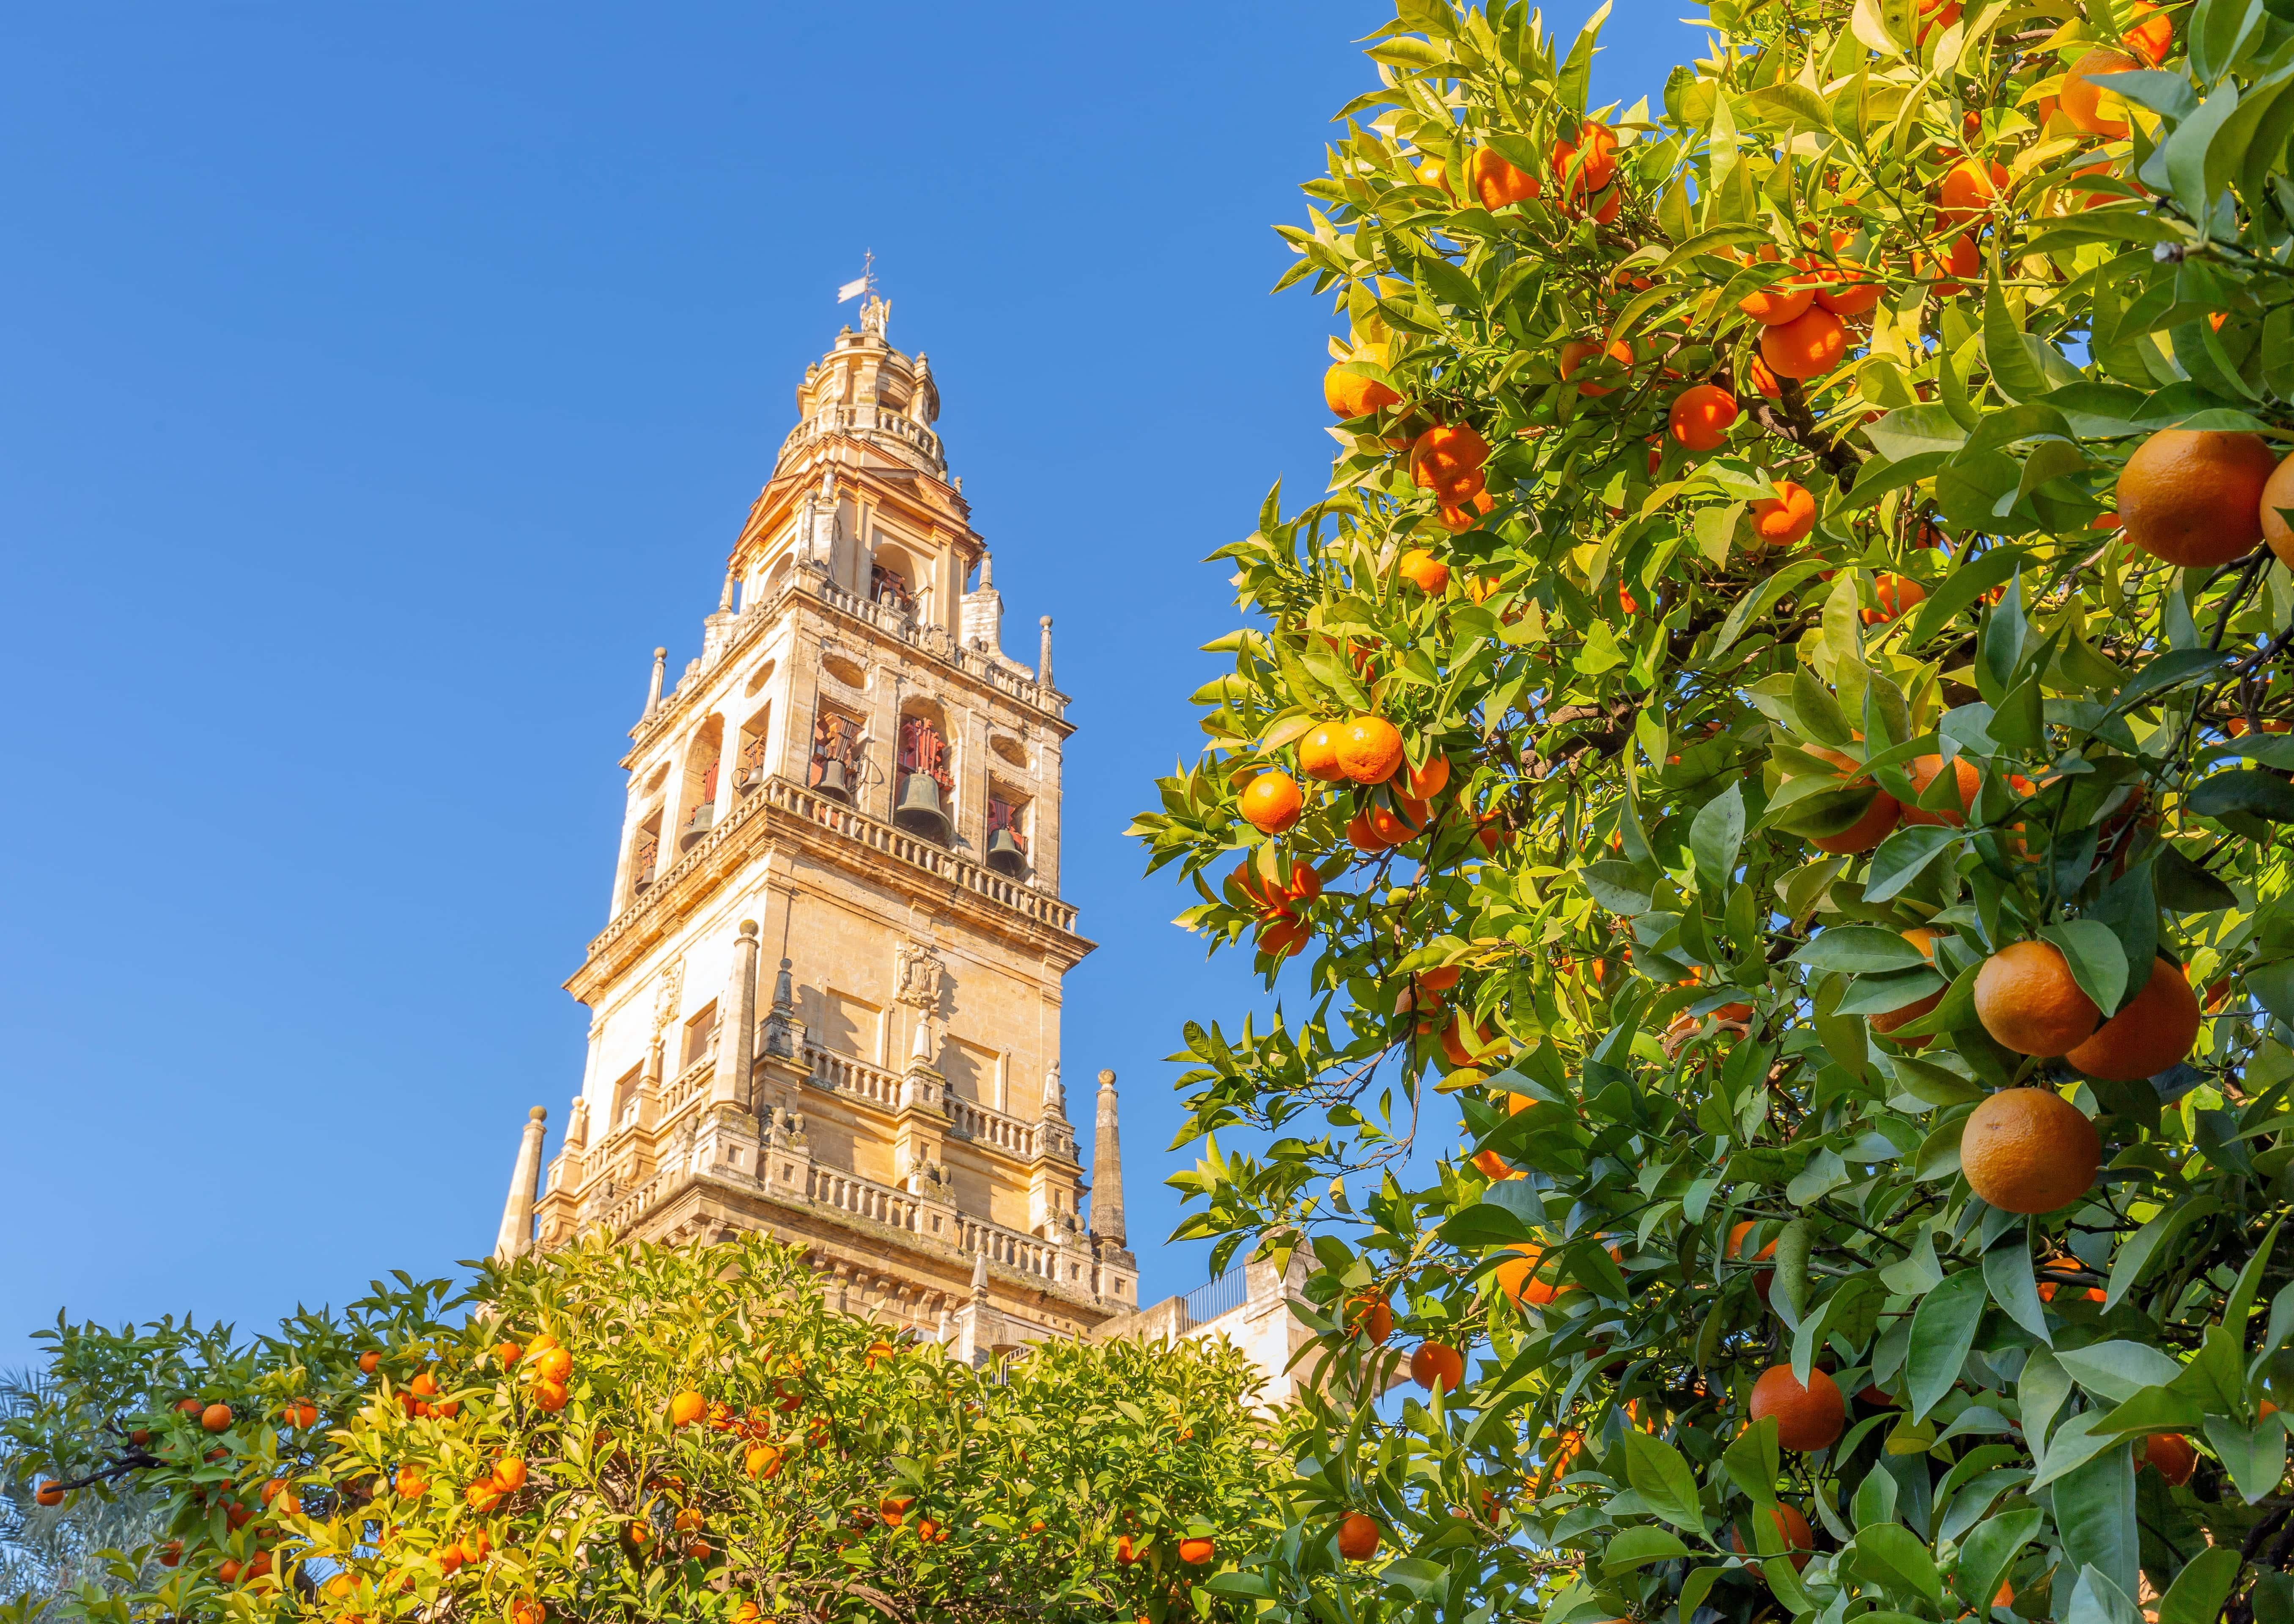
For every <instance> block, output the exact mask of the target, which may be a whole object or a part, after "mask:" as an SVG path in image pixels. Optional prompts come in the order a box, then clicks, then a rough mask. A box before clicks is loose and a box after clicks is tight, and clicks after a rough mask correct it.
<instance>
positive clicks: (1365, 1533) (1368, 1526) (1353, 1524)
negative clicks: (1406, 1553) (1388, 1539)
mask: <svg viewBox="0 0 2294 1624" xmlns="http://www.w3.org/2000/svg"><path fill="white" fill-rule="evenodd" d="M1383 1538H1384V1533H1383V1531H1381V1530H1380V1529H1379V1525H1378V1523H1377V1521H1376V1519H1374V1518H1372V1517H1370V1516H1367V1515H1365V1514H1363V1513H1362V1512H1359V1511H1350V1512H1348V1513H1346V1515H1345V1516H1344V1517H1343V1518H1341V1519H1340V1520H1339V1523H1338V1555H1341V1556H1343V1557H1345V1558H1346V1560H1347V1561H1348V1562H1368V1561H1369V1560H1370V1559H1371V1557H1372V1556H1375V1555H1378V1547H1379V1540H1380V1539H1383Z"/></svg>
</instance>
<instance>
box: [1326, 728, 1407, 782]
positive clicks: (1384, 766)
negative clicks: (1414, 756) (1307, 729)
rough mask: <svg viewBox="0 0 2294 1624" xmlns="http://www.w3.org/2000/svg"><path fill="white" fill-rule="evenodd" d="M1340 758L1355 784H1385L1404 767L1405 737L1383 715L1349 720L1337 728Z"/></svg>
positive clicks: (1343, 768)
mask: <svg viewBox="0 0 2294 1624" xmlns="http://www.w3.org/2000/svg"><path fill="white" fill-rule="evenodd" d="M1401 765H1402V734H1401V732H1400V730H1399V729H1397V728H1396V727H1395V725H1394V724H1393V723H1392V722H1389V721H1387V719H1385V718H1384V717H1382V716H1355V717H1349V718H1347V719H1346V722H1345V723H1344V724H1343V725H1341V726H1340V727H1339V728H1338V766H1339V767H1340V769H1341V770H1343V771H1344V772H1345V774H1346V776H1347V777H1349V778H1351V779H1353V780H1354V782H1355V783H1356V784H1384V783H1385V782H1386V781H1387V779H1389V778H1391V777H1393V776H1394V775H1395V769H1396V768H1398V767H1401Z"/></svg>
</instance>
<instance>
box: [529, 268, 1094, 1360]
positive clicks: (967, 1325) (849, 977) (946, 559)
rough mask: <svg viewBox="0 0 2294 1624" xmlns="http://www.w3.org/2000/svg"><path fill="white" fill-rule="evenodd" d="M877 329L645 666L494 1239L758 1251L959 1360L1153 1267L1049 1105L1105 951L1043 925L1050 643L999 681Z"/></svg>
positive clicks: (1086, 1326)
mask: <svg viewBox="0 0 2294 1624" xmlns="http://www.w3.org/2000/svg"><path fill="white" fill-rule="evenodd" d="M890 313H891V307H890V306H889V305H886V304H885V303H884V301H883V300H882V299H881V298H878V297H876V296H874V295H873V294H871V295H870V296H869V297H868V298H867V300H866V303H865V304H863V305H862V306H861V310H860V330H859V331H858V332H855V331H854V330H852V329H850V328H849V327H848V328H846V329H844V330H843V331H842V332H841V333H839V334H838V335H837V337H836V342H835V345H834V347H833V348H831V349H830V351H829V352H828V353H827V354H826V355H825V356H823V357H822V358H821V359H820V361H818V363H816V364H815V365H813V366H811V367H809V368H808V369H806V371H805V375H804V378H803V381H802V382H801V384H800V385H799V386H798V388H797V418H798V420H797V424H796V426H795V427H794V428H793V429H792V430H791V431H790V432H789V434H788V437H787V438H786V439H785V441H783V442H782V443H781V448H780V452H779V456H778V459H777V462H776V464H775V466H774V468H773V473H772V477H771V478H770V479H769V481H768V482H767V483H766V484H765V487H764V490H763V491H761V493H760V494H759V496H758V497H757V499H756V501H755V502H754V503H753V504H752V506H751V508H750V509H749V513H748V516H747V518H746V519H745V521H744V523H743V524H742V525H741V529H740V532H739V535H738V537H737V538H736V540H735V541H734V544H733V548H732V552H731V555H730V556H729V558H728V561H727V568H726V573H725V577H724V581H723V584H722V587H721V589H720V593H719V596H718V600H717V607H716V611H715V613H712V614H710V615H708V616H707V617H706V618H705V619H704V621H703V623H702V642H701V653H700V654H699V656H698V657H697V658H696V659H695V660H693V661H692V662H690V663H688V664H687V667H686V668H685V670H684V672H683V674H682V675H681V676H680V677H679V678H678V679H677V680H676V682H675V683H674V684H673V685H672V686H669V687H668V688H667V689H666V690H664V687H663V680H664V678H665V676H666V671H665V668H664V660H663V654H662V652H661V651H659V650H656V651H655V662H654V668H653V672H652V679H651V684H650V687H649V690H648V693H647V700H646V708H645V711H644V714H643V715H642V716H641V717H639V720H638V723H637V726H636V727H633V728H631V729H630V739H631V741H632V745H631V748H630V751H629V753H628V754H627V755H626V756H624V757H623V758H622V763H621V765H622V768H623V770H624V771H625V772H626V773H627V774H628V775H629V779H628V790H629V800H628V807H627V811H626V815H625V816H624V818H623V821H622V833H621V841H620V847H619V850H618V853H617V855H616V858H615V862H614V878H613V890H612V895H611V898H610V903H609V906H608V909H607V914H608V922H607V923H606V928H605V930H603V931H602V932H600V933H599V934H598V937H597V938H595V939H594V940H593V941H591V942H590V947H589V953H588V956H587V958H586V960H585V961H584V962H583V963H582V968H581V969H580V970H578V971H576V972H575V974H574V975H573V978H572V979H571V980H569V981H568V982H567V983H566V984H565V985H566V988H567V990H568V991H570V992H571V993H572V994H573V995H574V997H576V998H577V999H579V1000H581V1001H582V1003H584V1004H586V1005H587V1006H588V1007H589V1009H590V1017H591V1019H590V1045H589V1059H588V1065H587V1068H586V1071H585V1073H584V1076H583V1077H582V1092H581V1093H580V1095H579V1096H578V1097H577V1098H576V1099H575V1100H574V1103H573V1114H572V1117H571V1118H570V1120H569V1121H568V1123H567V1125H566V1129H565V1141H564V1144H563V1147H562V1148H561V1149H560V1150H559V1152H558V1154H557V1156H556V1157H555V1158H553V1159H551V1160H550V1161H549V1164H548V1168H547V1173H546V1180H545V1182H544V1185H543V1189H542V1191H541V1195H540V1196H539V1198H538V1199H535V1198H532V1197H527V1198H526V1199H527V1200H530V1201H532V1205H533V1221H532V1224H531V1225H530V1226H529V1225H527V1224H526V1223H525V1222H524V1219H523V1215H522V1214H520V1213H518V1212H517V1210H515V1209H517V1206H519V1204H520V1198H519V1197H518V1195H517V1191H516V1190H513V1196H512V1203H511V1205H512V1208H513V1211H512V1212H511V1213H509V1214H506V1215H505V1218H504V1221H503V1237H504V1240H503V1245H504V1246H505V1248H512V1247H513V1246H514V1244H515V1243H514V1241H513V1238H512V1237H513V1234H514V1233H515V1234H516V1235H517V1236H520V1237H522V1236H524V1235H526V1234H528V1233H531V1234H533V1236H534V1238H536V1239H538V1241H539V1244H541V1245H542V1246H558V1245H563V1244H565V1242H566V1241H568V1240H570V1239H572V1238H573V1237H574V1236H576V1235H578V1234H580V1233H582V1232H583V1231H585V1230H590V1229H592V1228H594V1227H596V1226H598V1225H603V1226H605V1227H606V1229H607V1230H611V1231H612V1232H614V1233H615V1234H617V1235H623V1236H632V1237H639V1238H653V1239H682V1238H688V1237H691V1236H694V1235H703V1236H711V1237H720V1236H723V1235H725V1234H728V1233H729V1232H731V1231H732V1230H741V1229H762V1230H770V1231H772V1232H773V1233H775V1234H777V1235H779V1236H781V1237H783V1238H787V1239H791V1240H794V1241H797V1242H800V1243H801V1244H802V1245H804V1246H807V1247H809V1249H810V1252H811V1255H812V1259H813V1262H814V1263H815V1264H816V1266H818V1268H820V1269H821V1270H823V1271H825V1272H826V1273H828V1274H829V1275H831V1276H833V1277H834V1286H833V1287H832V1296H835V1295H838V1294H840V1293H841V1294H842V1298H843V1301H844V1302H845V1303H846V1305H847V1306H848V1307H850V1308H851V1309H853V1310H854V1311H861V1310H864V1309H866V1310H870V1311H874V1312H875V1313H877V1315H878V1316H879V1317H880V1318H883V1319H884V1320H888V1321H889V1322H891V1323H892V1324H894V1325H898V1326H903V1327H914V1328H920V1329H923V1330H924V1331H927V1332H931V1333H935V1334H942V1335H944V1336H947V1337H948V1339H950V1340H953V1341H956V1342H957V1343H959V1344H961V1346H962V1351H963V1352H964V1353H966V1354H967V1355H976V1354H981V1353H985V1352H988V1351H990V1350H992V1348H994V1347H996V1346H998V1345H1009V1344H1017V1343H1021V1342H1026V1341H1032V1340H1039V1339H1041V1338H1043V1337H1047V1336H1081V1335H1087V1334H1088V1333H1090V1332H1091V1331H1092V1330H1093V1329H1094V1328H1095V1327H1097V1326H1098V1325H1100V1324H1102V1323H1103V1322H1105V1321H1107V1320H1110V1319H1112V1318H1114V1317H1115V1316H1118V1315H1120V1314H1126V1313H1129V1312H1131V1311H1135V1309H1136V1308H1137V1307H1138V1301H1137V1298H1138V1273H1137V1264H1136V1262H1135V1259H1134V1257H1133V1255H1132V1254H1131V1253H1130V1252H1128V1251H1127V1250H1126V1249H1125V1246H1124V1238H1123V1234H1122V1231H1121V1229H1120V1221H1119V1220H1118V1222H1117V1226H1116V1227H1115V1229H1114V1232H1113V1233H1111V1234H1100V1233H1095V1232H1094V1230H1093V1228H1092V1227H1091V1225H1090V1224H1089V1222H1087V1221H1086V1216H1085V1214H1086V1210H1087V1204H1086V1201H1085V1193H1086V1188H1087V1187H1086V1183H1085V1181H1084V1177H1083V1168H1082V1165H1081V1164H1080V1160H1079V1157H1078V1143H1077V1137H1076V1133H1075V1130H1074V1128H1073V1127H1072V1125H1070V1119H1069V1115H1068V1103H1067V1096H1066V1092H1065V1091H1064V1089H1063V1088H1062V1084H1061V1081H1060V987H1061V980H1062V977H1064V976H1065V974H1066V973H1067V971H1068V970H1070V968H1072V967H1073V966H1074V965H1075V964H1076V963H1077V962H1079V961H1080V960H1081V959H1082V958H1083V956H1084V954H1086V953H1089V952H1090V951H1091V948H1092V944H1091V943H1090V942H1088V941H1086V940H1085V939H1084V938H1082V937H1080V936H1078V935H1077V934H1076V929H1075V924H1076V911H1075V909H1074V907H1073V906H1071V905H1069V904H1068V903H1067V902H1065V901H1063V900H1062V897H1061V896H1060V855H1061V854H1060V836H1061V830H1060V789H1061V770H1062V769H1061V753H1062V747H1063V745H1064V744H1065V742H1066V740H1067V737H1068V735H1069V734H1070V732H1071V731H1072V729H1071V728H1070V726H1069V724H1068V722H1067V719H1066V707H1067V699H1066V696H1065V695H1063V694H1061V693H1060V692H1059V691H1058V689H1056V688H1055V687H1053V686H1052V670H1051V659H1052V634H1051V621H1050V618H1049V617H1048V616H1047V617H1045V619H1044V620H1043V621H1042V622H1041V641H1040V646H1039V649H1038V652H1037V662H1036V663H1035V664H1034V665H1032V666H1030V665H1027V664H1024V663H1022V662H1020V661H1018V660H1014V659H1013V658H1012V657H1011V656H1009V655H1008V654H1005V652H1004V649H1003V643H1002V636H1003V615H1004V605H1003V597H1002V596H1001V594H1000V593H998V592H997V589H996V586H995V581H994V575H993V570H992V565H991V564H990V561H989V558H988V547H987V544H986V542H985V541H984V540H982V539H981V538H980V535H979V533H978V532H975V531H974V530H973V529H972V522H971V509H970V508H969V507H968V505H967V504H966V503H965V501H964V491H963V482H962V481H961V480H960V479H951V478H950V477H949V475H948V464H947V461H946V454H945V452H944V451H943V449H942V447H941V444H940V436H939V434H937V433H936V432H935V431H934V429H933V426H932V425H933V423H934V421H935V420H936V419H937V418H938V417H939V415H940V387H939V385H938V383H937V381H936V380H935V379H934V378H933V376H932V371H931V363H930V361H927V360H926V358H925V357H924V355H923V353H922V352H918V353H916V354H915V355H913V356H910V355H907V354H903V353H901V352H900V351H899V350H896V349H894V348H892V346H891V343H890V341H889V340H888V339H887V337H885V329H886V325H887V321H888V318H889V316H890ZM1111 1098H1112V1096H1111V1094H1109V1095H1106V1096H1102V1112H1104V1111H1107V1110H1109V1109H1111ZM1099 1133H1100V1143H1101V1145H1102V1146H1105V1145H1108V1144H1110V1143H1111V1142H1112V1141H1111V1139H1110V1133H1111V1123H1110V1120H1109V1119H1108V1117H1106V1116H1104V1115H1102V1117H1101V1119H1100V1122H1099ZM1099 1155H1100V1157H1103V1158H1105V1157H1108V1152H1107V1151H1106V1150H1105V1149H1101V1150H1100V1152H1099ZM1109 1159H1110V1160H1111V1159H1112V1158H1109ZM1110 1170H1112V1169H1111V1168H1110ZM1119 1180H1120V1173H1116V1175H1115V1182H1117V1183H1119ZM528 1188H529V1189H530V1188H531V1187H530V1186H529V1187H528ZM1088 1205H1089V1206H1091V1207H1095V1208H1096V1210H1098V1211H1101V1212H1110V1211H1111V1212H1116V1213H1119V1212H1120V1210H1121V1198H1120V1191H1119V1189H1114V1190H1110V1189H1102V1191H1101V1192H1100V1195H1099V1198H1098V1200H1097V1201H1096V1202H1095V1203H1091V1204H1088Z"/></svg>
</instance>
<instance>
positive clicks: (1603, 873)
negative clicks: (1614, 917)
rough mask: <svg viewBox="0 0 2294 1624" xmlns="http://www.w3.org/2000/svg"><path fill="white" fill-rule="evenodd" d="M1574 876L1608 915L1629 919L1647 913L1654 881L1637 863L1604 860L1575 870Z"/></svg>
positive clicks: (1611, 858)
mask: <svg viewBox="0 0 2294 1624" xmlns="http://www.w3.org/2000/svg"><path fill="white" fill-rule="evenodd" d="M1577 877H1578V878H1579V879H1580V880H1582V881H1584V884H1585V889H1586V890H1587V891H1588V892H1589V893H1590V895H1591V897H1592V898H1593V900H1594V901H1595V902H1597V903H1599V904H1600V905H1601V906H1603V907H1604V908H1606V909H1607V910H1608V911H1609V912H1610V913H1612V914H1624V915H1627V916H1631V915H1632V914H1646V913H1647V912H1648V911H1649V893H1650V890H1651V889H1652V887H1653V885H1654V883H1655V882H1654V881H1653V880H1652V879H1651V878H1650V876H1649V873H1648V871H1647V870H1646V869H1644V868H1643V867H1642V866H1641V865H1639V864H1638V863H1621V862H1619V861H1617V860H1616V859H1615V857H1609V858H1605V859H1603V860H1602V861H1601V862H1598V863H1588V864H1587V865H1585V866H1584V867H1582V868H1581V869H1579V870H1578V871H1577Z"/></svg>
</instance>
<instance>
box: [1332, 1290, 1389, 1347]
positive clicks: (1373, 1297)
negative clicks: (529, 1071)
mask: <svg viewBox="0 0 2294 1624" xmlns="http://www.w3.org/2000/svg"><path fill="white" fill-rule="evenodd" d="M1344 1318H1345V1324H1346V1334H1347V1335H1348V1336H1367V1337H1369V1338H1370V1339H1371V1341H1372V1342H1375V1343H1379V1344H1383V1343H1384V1342H1385V1341H1386V1339H1387V1337H1389V1336H1393V1335H1394V1305H1393V1304H1392V1303H1388V1302H1387V1300H1386V1299H1385V1298H1384V1297H1381V1296H1379V1295H1377V1294H1376V1293H1375V1292H1364V1293H1363V1294H1361V1295H1357V1296H1352V1297H1349V1298H1347V1299H1346V1313H1345V1317H1344Z"/></svg>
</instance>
